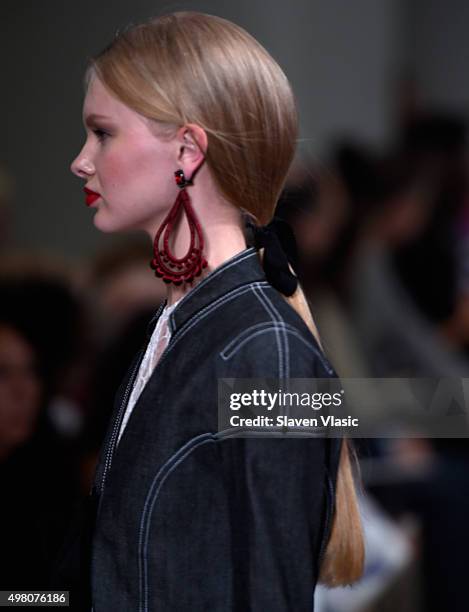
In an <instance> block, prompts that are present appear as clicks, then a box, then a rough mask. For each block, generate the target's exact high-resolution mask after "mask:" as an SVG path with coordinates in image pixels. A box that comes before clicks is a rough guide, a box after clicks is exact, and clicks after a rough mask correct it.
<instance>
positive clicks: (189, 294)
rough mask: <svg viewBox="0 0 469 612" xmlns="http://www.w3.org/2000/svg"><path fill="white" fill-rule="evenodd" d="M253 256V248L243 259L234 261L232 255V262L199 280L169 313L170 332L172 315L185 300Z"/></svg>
mask: <svg viewBox="0 0 469 612" xmlns="http://www.w3.org/2000/svg"><path fill="white" fill-rule="evenodd" d="M253 255H256V249H255V248H254V247H250V248H249V249H247V251H246V253H245V255H243V257H240V258H239V259H236V257H237V255H234V256H233V260H234V261H232V262H231V263H228V262H226V265H221V266H219V267H218V268H216V269H215V270H214V271H213V272H211V273H210V274H209V275H208V276H206V277H205V278H204V279H203V280H201V281H200V283H199V284H198V285H196V286H195V287H194V288H193V289H191V290H190V291H189V293H188V294H187V295H185V296H184V297H183V298H181V302H180V303H179V304H178V307H177V308H175V309H174V312H173V313H171V316H170V317H169V318H170V321H171V329H172V331H174V327H175V325H174V313H175V312H177V310H178V309H179V308H180V307H181V306H182V305H183V304H184V302H186V300H188V299H189V297H192V296H193V295H194V293H197V291H198V290H199V289H200V288H201V287H205V285H206V284H207V283H208V281H210V280H212V279H213V278H216V277H217V276H218V275H219V274H221V273H222V272H225V270H228V269H229V268H231V267H232V266H234V265H236V264H238V263H240V262H242V261H244V260H245V259H249V258H250V257H252V256H253ZM228 261H229V260H228Z"/></svg>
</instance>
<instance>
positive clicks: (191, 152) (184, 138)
mask: <svg viewBox="0 0 469 612" xmlns="http://www.w3.org/2000/svg"><path fill="white" fill-rule="evenodd" d="M177 137H178V140H179V157H178V161H179V162H180V163H181V166H182V167H183V170H184V173H185V174H186V175H187V176H191V175H192V172H193V171H194V170H195V169H196V168H198V167H199V166H200V164H201V163H202V161H203V160H204V158H205V156H206V154H207V146H208V138H207V133H206V131H205V130H204V129H203V128H201V127H200V126H199V125H196V124H194V123H187V124H186V125H184V126H182V127H181V128H179V130H178V133H177Z"/></svg>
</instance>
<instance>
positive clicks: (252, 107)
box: [88, 12, 364, 586]
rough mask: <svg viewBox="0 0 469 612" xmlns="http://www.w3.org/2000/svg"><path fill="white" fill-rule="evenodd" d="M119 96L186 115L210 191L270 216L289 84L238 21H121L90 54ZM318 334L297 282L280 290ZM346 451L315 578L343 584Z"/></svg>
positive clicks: (156, 112)
mask: <svg viewBox="0 0 469 612" xmlns="http://www.w3.org/2000/svg"><path fill="white" fill-rule="evenodd" d="M92 73H95V74H96V75H97V77H98V78H99V79H100V80H101V82H102V83H103V84H104V85H105V86H106V87H107V88H108V89H109V90H110V91H111V92H112V93H113V94H114V95H115V96H116V97H117V98H118V99H119V100H120V101H122V102H123V103H124V104H126V105H127V106H129V107H130V108H132V109H133V110H135V111H136V112H138V113H140V114H141V115H144V116H146V117H148V118H150V119H154V120H155V121H156V122H157V123H158V125H159V126H160V127H162V128H163V129H164V128H165V127H167V128H168V130H172V129H174V127H175V126H182V125H185V124H187V123H195V124H197V125H199V126H200V127H202V128H203V129H204V130H205V131H206V133H207V137H208V147H207V151H206V162H207V164H208V166H209V168H210V171H211V174H212V176H213V179H214V181H215V183H216V185H217V187H218V189H219V191H220V193H221V194H222V195H223V196H224V197H225V198H226V199H227V200H228V201H229V202H231V203H232V204H233V205H235V206H237V207H238V208H241V207H242V208H243V209H244V210H245V211H247V212H248V213H249V214H251V215H253V216H254V217H255V218H256V219H257V220H258V222H259V223H260V224H265V223H267V222H268V221H270V219H271V217H272V215H273V212H274V209H275V205H276V202H277V200H278V198H279V196H280V193H281V191H282V189H283V186H284V183H285V179H286V175H287V172H288V169H289V167H290V165H291V162H292V160H293V157H294V153H295V149H296V140H297V134H298V117H297V110H296V104H295V99H294V97H293V93H292V90H291V87H290V84H289V82H288V80H287V78H286V76H285V74H284V73H283V71H282V70H281V68H280V67H279V65H278V64H277V63H276V62H275V60H274V59H273V58H272V57H271V56H270V55H269V53H268V52H267V51H266V50H265V49H264V48H263V47H262V46H261V45H260V44H259V43H258V42H257V41H256V40H255V39H254V38H253V37H252V36H251V35H250V34H248V33H247V32H246V31H245V30H243V29H242V28H240V27H239V26H237V25H235V24H234V23H231V22H229V21H227V20H225V19H222V18H220V17H215V16H212V15H205V14H202V13H195V12H178V13H173V14H170V15H164V16H162V17H158V18H155V19H152V20H150V21H148V22H146V23H143V24H139V25H135V26H131V27H130V28H128V29H126V30H124V31H122V32H120V33H118V34H117V35H116V37H115V39H114V40H113V41H112V43H111V44H110V45H109V46H108V47H107V48H106V49H104V51H103V52H102V53H101V54H99V55H98V56H97V57H96V58H94V59H93V60H92V61H91V63H90V69H89V71H88V77H89V75H90V74H92ZM288 301H289V302H290V303H291V305H292V306H293V308H295V310H297V312H298V313H299V314H300V315H301V316H302V318H303V319H304V321H305V322H306V324H307V325H308V327H309V328H310V329H311V331H312V333H313V334H314V335H315V336H316V337H318V335H317V330H316V327H315V325H314V321H313V318H312V316H311V312H310V310H309V308H308V305H307V302H306V300H305V296H304V294H303V291H302V290H301V288H298V290H297V291H296V292H295V294H294V295H293V296H292V297H290V298H288ZM363 557H364V552H363V536H362V529H361V521H360V515H359V511H358V505H357V499H356V493H355V486H354V480H353V475H352V470H351V466H350V453H349V449H348V446H347V444H346V442H345V441H344V443H343V444H342V449H341V457H340V463H339V471H338V475H337V486H336V500H335V513H334V519H333V523H332V530H331V536H330V538H329V542H328V545H327V548H326V553H325V556H324V559H323V562H322V565H321V570H320V576H319V579H320V581H322V582H324V583H325V584H328V585H331V586H332V585H337V584H350V583H352V582H354V581H355V580H357V579H358V578H359V577H360V575H361V573H362V568H363Z"/></svg>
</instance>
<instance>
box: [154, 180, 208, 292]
mask: <svg viewBox="0 0 469 612" xmlns="http://www.w3.org/2000/svg"><path fill="white" fill-rule="evenodd" d="M174 176H175V179H176V184H177V185H178V187H179V188H180V191H179V194H178V197H177V198H176V201H175V202H174V204H173V206H172V208H171V210H170V211H169V213H168V215H167V216H166V219H165V220H164V221H163V223H162V224H161V226H160V227H159V229H158V231H157V233H156V236H155V241H154V244H153V259H152V261H151V264H150V266H151V267H152V269H153V270H154V271H155V276H158V277H160V278H162V279H163V281H164V282H165V283H174V284H175V285H180V284H181V283H183V282H185V283H190V282H192V281H193V280H194V278H195V277H196V276H199V275H200V273H201V272H202V270H203V268H206V267H207V260H206V259H205V257H204V255H203V248H204V238H203V235H202V228H201V227H200V223H199V221H198V219H197V217H196V215H195V212H194V209H193V208H192V204H191V199H190V197H189V194H188V193H187V190H186V186H187V185H191V184H192V181H190V180H187V179H186V177H185V176H184V172H183V171H182V170H176V172H175V173H174ZM182 210H185V212H186V216H187V222H188V224H189V229H190V234H191V242H190V245H189V249H188V251H187V253H186V254H185V255H184V257H181V258H177V257H175V256H174V255H173V253H171V250H170V248H169V237H170V235H171V232H172V231H173V227H174V224H175V222H176V220H177V218H178V217H179V215H180V214H181V212H182ZM163 231H164V235H163V244H162V245H160V239H161V235H162V234H163Z"/></svg>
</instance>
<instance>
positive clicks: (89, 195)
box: [84, 187, 101, 206]
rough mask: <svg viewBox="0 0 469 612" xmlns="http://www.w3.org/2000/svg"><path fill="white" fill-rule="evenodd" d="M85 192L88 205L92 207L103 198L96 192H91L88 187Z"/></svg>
mask: <svg viewBox="0 0 469 612" xmlns="http://www.w3.org/2000/svg"><path fill="white" fill-rule="evenodd" d="M84 192H85V193H86V205H87V206H91V204H93V203H94V202H96V200H98V199H99V198H100V197H101V196H100V194H99V193H96V191H91V189H88V188H87V187H85V188H84Z"/></svg>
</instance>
